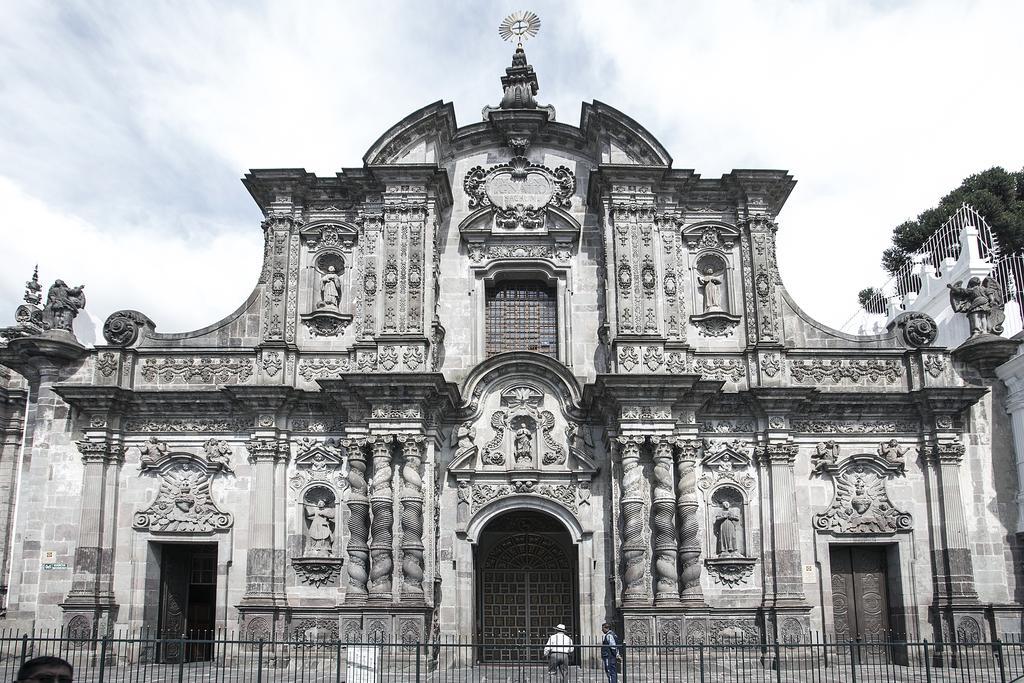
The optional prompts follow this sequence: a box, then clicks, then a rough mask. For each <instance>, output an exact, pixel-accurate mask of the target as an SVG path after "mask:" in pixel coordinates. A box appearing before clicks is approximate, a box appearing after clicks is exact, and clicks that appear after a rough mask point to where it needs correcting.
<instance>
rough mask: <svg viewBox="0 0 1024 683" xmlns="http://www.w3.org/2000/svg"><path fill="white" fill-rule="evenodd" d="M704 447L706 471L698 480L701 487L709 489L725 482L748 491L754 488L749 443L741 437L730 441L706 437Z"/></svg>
mask: <svg viewBox="0 0 1024 683" xmlns="http://www.w3.org/2000/svg"><path fill="white" fill-rule="evenodd" d="M703 447H704V457H703V458H702V459H701V466H702V467H703V468H704V471H705V472H704V475H703V476H702V477H701V478H700V481H698V482H697V485H698V486H699V487H700V488H701V489H703V490H705V491H708V490H710V489H712V488H714V487H716V486H718V485H719V484H722V483H725V482H731V483H733V484H737V485H739V486H740V487H741V488H743V489H745V490H747V491H749V490H751V489H753V488H754V484H755V483H756V482H755V480H754V477H753V476H752V475H751V474H750V470H751V463H752V461H751V457H750V445H749V444H747V443H745V442H743V441H740V440H739V439H733V440H732V441H729V442H725V441H719V442H712V441H710V440H708V439H705V440H704V441H703Z"/></svg>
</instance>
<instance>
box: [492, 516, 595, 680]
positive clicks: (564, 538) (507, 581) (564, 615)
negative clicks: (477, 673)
mask: <svg viewBox="0 0 1024 683" xmlns="http://www.w3.org/2000/svg"><path fill="white" fill-rule="evenodd" d="M477 560H478V562H477V581H478V583H477V586H478V587H479V590H478V592H477V595H478V602H479V609H478V620H477V624H478V629H479V638H480V642H481V644H483V645H485V646H488V647H484V648H482V650H481V653H480V654H481V659H482V660H483V661H527V660H540V659H541V657H542V650H543V645H544V643H545V642H547V639H548V636H549V635H551V633H552V627H554V626H555V624H565V626H566V630H567V631H568V633H569V635H570V636H572V638H573V640H574V641H575V640H577V639H578V634H579V628H578V617H577V615H578V614H579V587H578V583H577V576H578V572H577V570H576V552H575V547H574V546H573V545H572V541H571V539H570V538H569V534H568V532H566V530H565V529H564V528H563V527H562V526H561V525H560V524H559V523H558V522H557V521H556V520H554V519H552V518H550V517H548V516H546V515H543V514H539V513H532V512H523V513H511V514H510V515H506V516H504V517H502V518H499V519H498V520H495V522H493V523H492V524H490V525H488V527H487V529H486V530H485V531H484V532H483V534H482V535H481V541H480V547H479V549H478V554H477Z"/></svg>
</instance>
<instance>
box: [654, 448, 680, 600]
mask: <svg viewBox="0 0 1024 683" xmlns="http://www.w3.org/2000/svg"><path fill="white" fill-rule="evenodd" d="M674 450H675V449H674V448H673V444H672V440H671V439H670V438H669V437H659V438H658V439H657V440H656V442H655V444H654V500H653V503H652V508H653V518H652V522H651V525H652V527H653V542H654V604H655V605H658V606H660V605H667V604H675V603H678V602H679V573H678V570H677V567H676V565H677V562H678V559H679V552H678V549H677V547H676V544H677V543H678V539H677V538H676V514H675V513H676V496H675V491H674V490H673V486H672V459H673V458H672V456H673V451H674Z"/></svg>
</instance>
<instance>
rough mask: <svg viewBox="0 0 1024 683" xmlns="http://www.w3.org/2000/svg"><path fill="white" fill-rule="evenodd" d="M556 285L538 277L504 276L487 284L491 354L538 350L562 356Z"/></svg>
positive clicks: (488, 345) (486, 313)
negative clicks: (559, 340) (546, 282)
mask: <svg viewBox="0 0 1024 683" xmlns="http://www.w3.org/2000/svg"><path fill="white" fill-rule="evenodd" d="M557 313H558V306H557V303H556V300H555V288H554V287H551V286H548V285H546V284H544V283H543V282H538V281H536V280H502V281H499V282H496V283H495V284H493V285H491V286H489V287H488V288H487V305H486V311H485V315H486V319H487V355H488V356H493V355H495V354H499V353H504V352H505V351H537V352H540V353H543V354H547V355H548V356H552V357H554V358H557V357H558V323H557V322H556V315H557Z"/></svg>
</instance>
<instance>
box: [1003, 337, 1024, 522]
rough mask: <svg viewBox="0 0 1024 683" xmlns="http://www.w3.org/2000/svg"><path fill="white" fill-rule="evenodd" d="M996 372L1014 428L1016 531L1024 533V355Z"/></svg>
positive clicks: (1015, 358)
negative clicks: (1003, 390)
mask: <svg viewBox="0 0 1024 683" xmlns="http://www.w3.org/2000/svg"><path fill="white" fill-rule="evenodd" d="M996 374H997V375H998V376H999V378H1000V379H1002V380H1003V383H1004V384H1005V385H1006V388H1007V389H1008V390H1009V395H1008V396H1007V397H1006V412H1007V413H1009V415H1010V427H1011V429H1012V430H1013V455H1014V462H1015V464H1016V467H1017V497H1016V501H1017V526H1016V529H1014V531H1016V533H1018V534H1024V356H1014V357H1013V358H1011V359H1010V360H1009V361H1007V362H1006V363H1004V364H1003V365H1001V366H999V367H998V368H996Z"/></svg>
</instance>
